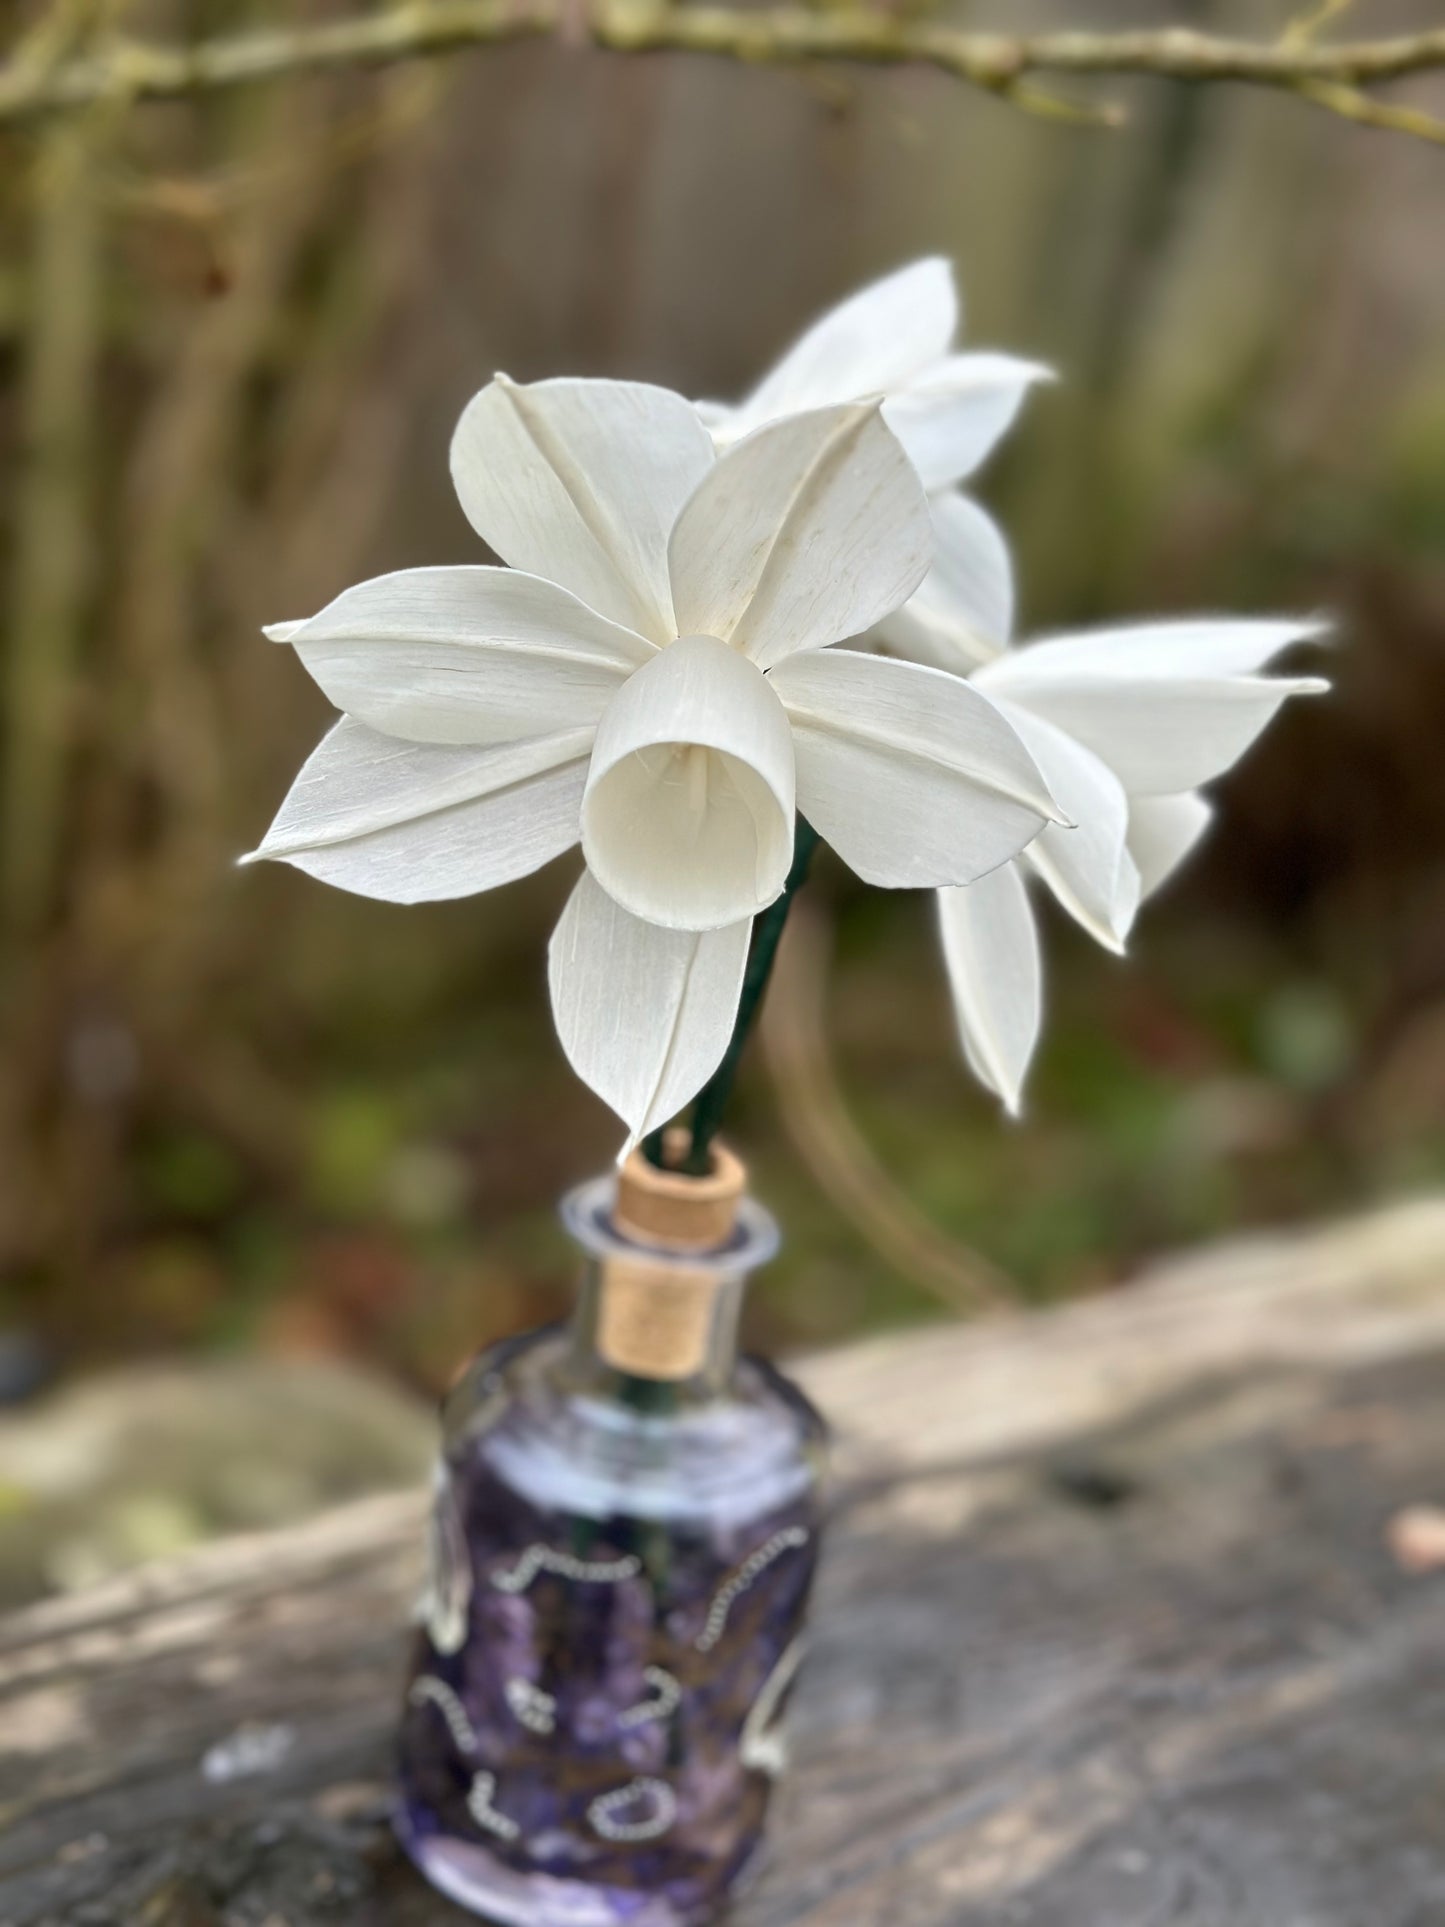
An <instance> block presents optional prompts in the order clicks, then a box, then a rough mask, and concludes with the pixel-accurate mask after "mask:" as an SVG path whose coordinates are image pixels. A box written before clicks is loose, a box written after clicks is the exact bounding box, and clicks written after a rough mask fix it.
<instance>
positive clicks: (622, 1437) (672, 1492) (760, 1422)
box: [443, 1329, 827, 1529]
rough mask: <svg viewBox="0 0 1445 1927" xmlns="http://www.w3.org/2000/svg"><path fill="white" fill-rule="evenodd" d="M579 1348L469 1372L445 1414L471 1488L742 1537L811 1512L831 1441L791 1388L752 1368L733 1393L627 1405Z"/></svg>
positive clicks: (650, 1389)
mask: <svg viewBox="0 0 1445 1927" xmlns="http://www.w3.org/2000/svg"><path fill="white" fill-rule="evenodd" d="M618 1390H619V1388H618V1386H617V1384H616V1383H615V1382H609V1376H608V1375H607V1374H599V1373H597V1372H596V1371H595V1370H592V1369H590V1362H589V1361H588V1360H587V1359H585V1358H579V1356H578V1354H577V1352H576V1348H575V1346H574V1344H573V1340H572V1338H571V1335H570V1334H569V1333H568V1332H567V1331H565V1330H563V1329H556V1330H548V1331H544V1332H539V1333H534V1334H530V1335H529V1336H527V1337H525V1338H521V1339H511V1340H506V1341H504V1342H503V1343H501V1344H499V1345H496V1346H493V1347H492V1348H491V1349H490V1350H488V1351H486V1352H483V1353H482V1354H480V1355H479V1356H478V1357H477V1358H476V1359H474V1360H473V1362H472V1364H471V1365H470V1366H469V1367H468V1368H467V1370H466V1371H465V1372H464V1373H463V1375H462V1377H461V1378H460V1379H459V1380H458V1382H457V1384H456V1385H455V1386H454V1388H453V1390H452V1392H451V1393H450V1395H449V1396H448V1398H447V1401H446V1404H445V1407H444V1410H443V1453H444V1456H445V1458H446V1460H447V1463H448V1465H449V1467H450V1469H451V1471H452V1472H453V1474H454V1475H455V1476H460V1478H461V1479H462V1480H463V1482H468V1481H469V1480H473V1479H475V1478H476V1477H477V1476H478V1475H481V1476H483V1477H488V1478H490V1479H492V1480H497V1481H500V1482H501V1483H502V1484H504V1485H505V1486H507V1487H509V1488H510V1489H511V1490H512V1491H514V1492H515V1493H516V1495H517V1496H518V1498H520V1499H522V1500H524V1501H526V1502H527V1503H529V1504H530V1505H532V1506H533V1507H535V1508H536V1509H537V1510H538V1511H539V1512H567V1513H570V1514H572V1515H574V1516H581V1517H590V1518H593V1519H596V1520H599V1521H601V1520H606V1519H611V1518H616V1517H622V1516H625V1517H632V1518H635V1519H640V1520H654V1521H658V1522H660V1523H667V1524H671V1525H676V1526H683V1525H686V1524H687V1523H689V1522H696V1523H697V1524H699V1525H706V1526H708V1527H711V1528H722V1529H736V1528H738V1527H741V1526H743V1525H745V1524H746V1523H747V1522H749V1521H751V1520H754V1519H761V1518H765V1517H767V1516H769V1515H770V1514H772V1513H775V1512H792V1511H794V1510H795V1509H799V1508H801V1509H803V1510H811V1509H812V1508H813V1507H814V1506H815V1504H816V1502H817V1498H818V1492H819V1487H820V1485H821V1482H822V1478H823V1473H824V1468H825V1459H826V1450H827V1433H826V1428H825V1426H824V1424H823V1421H822V1419H821V1418H820V1417H819V1415H818V1413H817V1412H816V1411H815V1410H814V1408H813V1406H812V1405H811V1404H810V1403H809V1401H808V1400H807V1398H806V1397H805V1396H804V1395H803V1393H802V1392H801V1391H800V1390H799V1389H798V1388H797V1386H795V1385H794V1384H793V1383H792V1382H791V1381H790V1380H789V1379H788V1378H786V1377H785V1376H784V1375H783V1374H782V1373H781V1372H779V1371H777V1370H776V1369H775V1368H774V1367H772V1366H770V1365H768V1364H766V1363H765V1362H763V1361H762V1360H759V1359H755V1358H750V1357H744V1358H741V1359H739V1360H738V1361H737V1362H736V1364H735V1365H734V1367H733V1368H732V1370H731V1372H730V1373H729V1375H728V1378H727V1380H726V1382H725V1383H724V1384H723V1385H722V1386H720V1387H717V1388H715V1389H709V1390H707V1391H706V1392H702V1393H700V1392H697V1391H695V1390H694V1389H693V1388H690V1387H667V1386H661V1385H651V1384H638V1383H637V1382H636V1381H634V1382H633V1383H632V1384H631V1385H630V1386H629V1387H627V1388H625V1390H626V1395H625V1396H619V1395H618Z"/></svg>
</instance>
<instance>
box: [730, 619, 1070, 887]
mask: <svg viewBox="0 0 1445 1927" xmlns="http://www.w3.org/2000/svg"><path fill="white" fill-rule="evenodd" d="M768 680H769V681H770V682H771V683H772V685H773V687H774V688H775V689H776V690H777V692H778V694H779V696H781V698H782V700H783V705H784V707H785V708H786V710H787V712H788V717H789V720H790V721H791V723H792V725H793V745H794V750H795V753H796V756H797V764H798V808H799V809H800V810H801V811H802V813H803V814H804V815H805V816H806V817H807V818H808V820H809V821H810V822H811V823H812V824H813V826H814V827H815V828H816V829H817V831H818V833H819V834H820V835H821V836H823V837H824V838H826V840H827V841H828V842H829V843H831V844H832V845H833V847H834V849H835V850H836V851H837V852H838V854H839V856H840V857H842V859H843V861H844V862H845V863H846V864H848V865H849V866H850V867H851V868H852V869H854V870H856V871H857V873H858V875H859V876H861V877H862V878H863V879H864V880H865V881H866V882H868V883H877V884H882V885H884V886H893V887H898V888H915V887H928V886H937V885H941V884H952V883H971V882H973V880H974V879H975V878H976V877H979V876H982V875H983V874H984V872H985V871H987V870H992V869H994V868H995V867H996V866H997V865H998V864H1000V863H1003V862H1005V861H1006V860H1007V859H1008V858H1009V857H1011V856H1017V855H1018V853H1019V851H1020V850H1021V849H1022V848H1023V847H1024V845H1025V844H1026V843H1028V842H1029V841H1030V840H1031V839H1032V838H1033V837H1035V836H1037V835H1038V833H1039V831H1040V830H1041V829H1042V828H1043V826H1044V824H1045V822H1047V821H1049V820H1051V819H1052V820H1054V821H1058V820H1061V819H1060V813H1059V811H1058V809H1057V807H1056V806H1055V804H1054V802H1053V800H1052V799H1051V798H1050V796H1049V793H1048V789H1047V788H1046V786H1045V784H1044V779H1043V777H1042V776H1041V775H1040V774H1039V771H1038V768H1037V766H1036V765H1035V763H1034V760H1033V758H1032V757H1031V756H1030V755H1029V753H1028V751H1027V750H1026V749H1025V748H1024V745H1023V744H1022V743H1021V742H1020V740H1019V738H1018V736H1017V735H1016V734H1015V732H1014V730H1013V729H1012V728H1011V727H1010V725H1009V724H1008V723H1007V722H1006V721H1005V719H1004V718H1003V717H1002V716H1001V715H1000V714H999V712H998V710H997V709H995V708H994V706H993V704H992V703H990V702H989V701H988V699H987V698H986V697H984V696H981V695H980V694H979V693H978V691H977V690H976V689H974V688H973V687H972V685H971V684H969V683H966V682H964V681H962V680H961V679H960V678H959V677H957V676H950V675H946V674H945V673H944V672H943V671H942V670H941V669H924V668H922V667H920V666H919V665H918V664H916V663H911V662H894V661H891V660H890V659H889V658H887V657H885V656H867V655H861V654H857V653H855V652H853V651H851V650H832V649H824V650H817V649H815V650H810V651H808V653H807V654H805V655H799V656H790V657H789V658H788V660H787V661H786V662H784V663H779V665H778V667H777V668H776V669H774V670H773V671H771V673H770V675H769V678H768Z"/></svg>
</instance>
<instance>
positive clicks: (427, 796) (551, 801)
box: [242, 716, 593, 903]
mask: <svg viewBox="0 0 1445 1927" xmlns="http://www.w3.org/2000/svg"><path fill="white" fill-rule="evenodd" d="M592 734H593V732H592V730H591V729H574V730H570V731H567V732H566V733H564V734H561V735H555V736H543V737H537V738H535V739H534V740H533V741H531V742H525V743H503V744H501V745H500V746H497V747H493V748H486V749H478V748H472V747H467V748H455V747H453V746H451V745H446V746H438V745H435V744H431V743H406V742H402V741H400V740H398V738H396V737H395V736H383V735H381V734H380V733H379V732H378V731H377V730H374V729H368V728H367V727H366V725H365V724H364V723H357V722H353V721H352V720H351V718H350V717H348V716H343V717H342V719H341V721H340V722H339V723H337V725H336V727H335V728H334V729H333V730H332V731H331V733H330V735H328V736H326V737H325V738H323V740H322V742H321V744H320V745H319V747H318V748H317V749H315V750H314V751H313V752H312V754H311V756H310V758H309V760H308V761H307V762H306V764H305V765H304V766H303V768H302V770H301V773H300V775H299V776H298V777H297V778H296V781H295V782H294V783H293V784H292V786H291V792H290V794H289V795H288V796H287V798H286V800H285V802H284V803H283V804H282V805H281V808H280V810H279V811H278V813H277V816H276V820H275V822H274V823H273V824H272V825H271V827H270V829H269V830H268V831H267V832H266V836H265V839H264V841H263V842H262V843H261V845H260V847H259V849H256V850H254V851H252V853H251V855H250V856H248V857H244V858H243V859H242V861H243V862H246V863H251V862H254V861H256V860H257V859H258V858H261V857H271V858H275V859H276V860H277V861H279V862H282V863H290V864H292V865H293V866H294V867H295V868H296V869H298V870H304V871H305V872H306V873H307V875H308V876H314V877H319V878H320V879H321V881H322V882H323V883H334V884H336V885H337V886H338V887H339V888H341V889H343V890H354V891H356V892H357V893H358V894H359V895H361V896H366V897H380V898H382V899H383V900H384V901H385V902H387V903H430V902H434V901H436V900H438V899H440V898H443V897H465V896H472V895H475V894H476V893H477V892H478V891H481V890H491V889H494V888H495V887H496V886H497V885H498V884H502V883H510V882H512V881H513V879H514V878H516V877H521V876H527V875H528V874H529V873H530V872H531V871H533V870H536V869H540V867H541V866H542V864H544V863H549V862H550V861H551V860H552V858H553V857H554V856H560V855H561V853H562V852H563V851H564V850H568V849H570V848H571V847H572V845H573V844H574V843H575V842H576V841H577V836H578V817H579V812H580V810H581V806H582V788H583V784H584V783H585V781H586V778H587V757H588V754H589V752H590V750H591V747H592Z"/></svg>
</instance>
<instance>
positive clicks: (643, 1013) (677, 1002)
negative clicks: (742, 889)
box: [547, 871, 752, 1157]
mask: <svg viewBox="0 0 1445 1927" xmlns="http://www.w3.org/2000/svg"><path fill="white" fill-rule="evenodd" d="M751 929H752V920H751V918H744V919H743V920H742V921H741V922H739V923H735V924H731V925H729V926H728V927H727V928H725V929H722V930H702V931H693V930H662V929H659V928H658V927H657V925H655V924H650V923H644V922H643V921H641V919H640V918H637V917H634V916H632V915H630V914H629V912H627V911H626V910H624V909H623V908H622V906H621V905H620V904H619V903H617V902H616V901H615V900H614V899H613V898H612V897H611V896H609V895H608V893H607V892H606V891H605V890H604V889H603V888H602V886H601V885H600V884H599V883H598V882H597V880H596V878H595V877H593V876H592V875H591V874H590V873H589V872H586V871H584V872H583V875H582V878H581V880H580V881H579V883H578V885H577V887H576V889H575V890H574V891H573V892H572V895H571V896H570V898H569V899H568V901H567V907H566V909H565V910H564V911H563V912H562V918H561V921H560V922H559V923H558V925H557V928H556V930H555V931H554V932H553V935H552V942H551V947H550V949H549V951H548V955H547V977H548V982H549V984H550V986H551V991H552V1014H553V1017H554V1018H555V1020H556V1024H557V1035H558V1037H559V1038H560V1039H561V1040H562V1048H563V1050H564V1051H565V1052H566V1053H567V1061H568V1063H570V1064H571V1066H572V1068H573V1070H574V1071H576V1073H577V1075H578V1076H579V1077H580V1078H581V1079H582V1081H583V1082H584V1083H585V1084H587V1085H589V1086H590V1087H591V1088H592V1089H593V1090H594V1091H596V1093H597V1095H598V1096H599V1097H600V1098H602V1099H603V1100H604V1102H606V1103H608V1104H610V1105H611V1106H612V1108H613V1110H614V1111H616V1112H617V1114H618V1116H619V1117H621V1118H622V1120H623V1121H624V1123H626V1124H627V1126H628V1128H629V1136H628V1140H627V1143H626V1144H625V1145H624V1147H623V1150H622V1154H621V1155H622V1156H623V1157H625V1156H626V1155H627V1154H628V1152H630V1151H631V1149H632V1147H633V1145H634V1144H636V1142H637V1140H638V1139H639V1138H640V1137H642V1136H644V1135H645V1134H646V1133H647V1132H648V1131H651V1130H654V1129H655V1128H656V1127H657V1126H658V1125H660V1124H665V1123H666V1122H667V1120H668V1119H669V1118H670V1117H675V1116H676V1115H677V1113H678V1111H680V1110H681V1109H682V1107H683V1105H684V1104H686V1103H687V1101H688V1099H689V1098H691V1097H695V1096H696V1095H697V1093H698V1091H699V1090H701V1088H702V1086H703V1085H704V1084H705V1083H706V1082H707V1080H708V1078H709V1077H710V1076H711V1075H712V1073H713V1071H715V1070H716V1069H717V1066H718V1064H719V1063H720V1062H721V1060H722V1056H723V1053H724V1052H725V1051H726V1049H727V1047H728V1041H729V1039H730V1038H731V1036H732V1031H733V1022H734V1019H735V1018H736V1016H737V1008H738V998H739V995H740V994H741V991H742V982H743V970H744V967H745V965H746V963H747V957H748V937H749V933H750V931H751Z"/></svg>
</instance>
